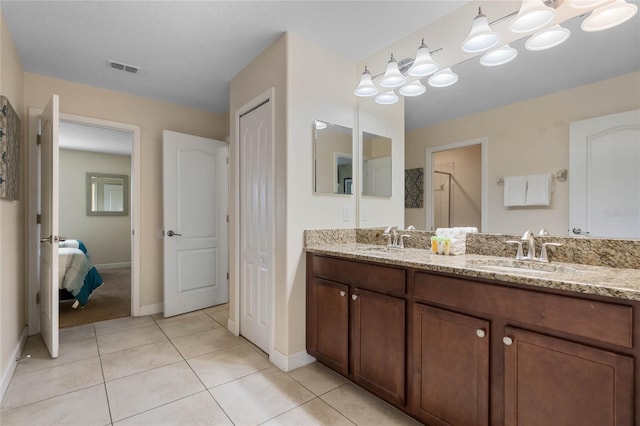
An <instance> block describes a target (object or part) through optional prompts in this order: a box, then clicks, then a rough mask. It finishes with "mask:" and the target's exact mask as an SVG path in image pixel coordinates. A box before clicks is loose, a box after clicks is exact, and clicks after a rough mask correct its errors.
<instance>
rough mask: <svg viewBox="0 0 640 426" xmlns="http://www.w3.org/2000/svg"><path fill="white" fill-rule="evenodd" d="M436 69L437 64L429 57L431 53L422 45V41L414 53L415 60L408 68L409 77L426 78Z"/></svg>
mask: <svg viewBox="0 0 640 426" xmlns="http://www.w3.org/2000/svg"><path fill="white" fill-rule="evenodd" d="M438 68H439V67H438V64H436V63H435V61H434V60H433V58H432V57H431V52H429V48H428V47H427V45H426V44H424V39H423V40H422V44H421V45H420V47H419V48H418V52H417V53H416V60H415V61H414V62H413V65H411V68H409V72H408V73H409V75H410V76H412V77H426V76H428V75H431V74H433V73H434V72H436V71H438Z"/></svg>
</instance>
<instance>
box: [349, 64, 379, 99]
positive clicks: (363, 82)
mask: <svg viewBox="0 0 640 426" xmlns="http://www.w3.org/2000/svg"><path fill="white" fill-rule="evenodd" d="M353 94H354V95H356V96H360V97H368V96H373V95H377V94H378V89H377V88H376V86H375V84H373V80H372V79H371V73H370V72H369V70H368V69H367V67H366V65H365V67H364V72H363V73H362V75H361V76H360V83H358V87H356V90H354V91H353Z"/></svg>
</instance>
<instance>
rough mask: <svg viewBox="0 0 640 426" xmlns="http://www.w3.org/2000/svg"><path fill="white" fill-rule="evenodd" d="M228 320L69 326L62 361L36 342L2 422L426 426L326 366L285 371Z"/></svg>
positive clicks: (222, 311)
mask: <svg viewBox="0 0 640 426" xmlns="http://www.w3.org/2000/svg"><path fill="white" fill-rule="evenodd" d="M227 317H228V307H227V306H226V305H221V306H217V307H213V308H209V309H204V310H201V311H196V312H192V313H189V314H185V315H180V316H177V317H173V318H168V319H165V318H162V316H161V315H153V316H148V317H138V318H119V319H115V320H110V321H103V322H99V323H95V324H91V325H85V326H78V327H73V328H66V329H62V330H60V356H59V357H58V358H57V359H50V358H49V356H48V352H47V349H46V348H45V346H44V344H43V343H42V340H41V339H40V337H39V336H34V337H30V338H29V340H28V341H27V344H26V347H25V350H24V352H23V355H22V357H21V359H20V360H19V362H18V367H17V369H16V372H15V374H14V376H13V378H12V380H11V383H10V385H9V388H8V390H7V393H6V395H5V397H4V399H3V400H2V405H1V406H0V424H2V425H3V426H12V425H20V426H21V425H29V426H37V425H52V424H55V425H82V426H88V425H97V426H105V425H114V426H116V425H117V426H124V425H154V426H158V425H258V424H264V425H324V424H327V425H353V424H356V425H411V424H418V423H417V422H415V421H414V420H412V419H411V418H409V417H407V416H406V415H404V414H403V413H401V412H400V411H398V410H396V409H395V408H393V407H391V406H390V405H388V404H386V403H384V402H383V401H381V400H379V399H378V398H376V397H374V396H372V395H371V394H369V393H367V392H365V391H363V390H361V389H360V388H358V387H357V386H355V385H353V384H351V383H349V382H347V381H346V380H345V379H344V378H342V377H341V376H339V375H337V374H335V373H334V372H332V371H331V370H329V369H327V368H326V367H324V366H322V365H320V364H317V363H314V364H310V365H307V366H304V367H301V368H299V369H297V370H294V371H291V372H289V373H284V372H282V371H280V370H279V369H278V368H276V367H275V366H273V364H271V363H269V361H268V359H267V356H266V355H265V354H264V353H263V352H262V351H260V350H259V349H257V348H255V347H254V346H253V345H251V344H250V343H248V342H247V341H246V340H244V339H243V338H239V337H235V336H234V335H232V334H231V333H229V332H228V331H227V330H226V329H225V328H224V327H223V324H225V325H226V318H227Z"/></svg>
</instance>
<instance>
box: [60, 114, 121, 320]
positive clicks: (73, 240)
mask: <svg viewBox="0 0 640 426" xmlns="http://www.w3.org/2000/svg"><path fill="white" fill-rule="evenodd" d="M132 148H133V132H131V131H127V130H119V129H112V128H106V127H101V126H93V125H87V124H83V123H76V122H72V121H67V120H61V122H60V131H59V165H60V167H59V183H60V188H62V191H60V195H59V218H60V219H59V226H60V228H59V229H60V235H64V236H66V237H67V238H68V240H67V241H66V242H61V243H60V247H61V256H62V255H63V253H65V254H67V253H68V255H71V256H72V255H75V254H77V255H81V254H80V253H77V250H80V248H78V247H81V248H82V250H81V251H84V252H85V253H84V254H85V256H86V257H87V258H88V259H89V261H90V262H91V264H93V265H94V267H95V269H96V272H97V275H98V276H99V277H100V278H101V280H102V281H103V283H104V284H102V285H101V286H100V287H98V288H97V289H95V290H94V291H93V292H92V294H91V297H90V299H89V300H88V302H87V304H86V306H85V307H84V308H79V307H78V306H77V304H76V303H75V300H74V298H73V296H71V294H69V293H68V292H67V291H65V290H60V306H59V326H60V328H65V327H71V326H76V325H83V324H90V323H93V322H97V321H104V320H109V319H115V318H121V317H126V316H130V315H131V216H130V211H131V209H130V208H129V207H130V201H131V200H130V196H129V195H130V193H131V190H130V182H131V152H132Z"/></svg>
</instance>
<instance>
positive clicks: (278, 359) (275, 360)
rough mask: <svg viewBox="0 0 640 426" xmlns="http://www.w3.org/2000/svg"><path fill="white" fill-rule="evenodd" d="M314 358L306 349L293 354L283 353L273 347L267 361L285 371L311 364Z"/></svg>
mask: <svg viewBox="0 0 640 426" xmlns="http://www.w3.org/2000/svg"><path fill="white" fill-rule="evenodd" d="M315 360H316V359H315V358H314V357H312V356H311V355H309V354H308V353H307V352H306V351H302V352H298V353H295V354H293V355H284V354H282V353H281V352H278V351H277V350H275V349H274V350H273V352H272V353H271V355H270V356H269V361H271V363H272V364H274V365H275V366H276V367H278V368H279V369H280V370H282V371H285V372H287V371H291V370H295V369H296V368H299V367H302V366H303V365H307V364H311V363H312V362H314V361H315Z"/></svg>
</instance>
